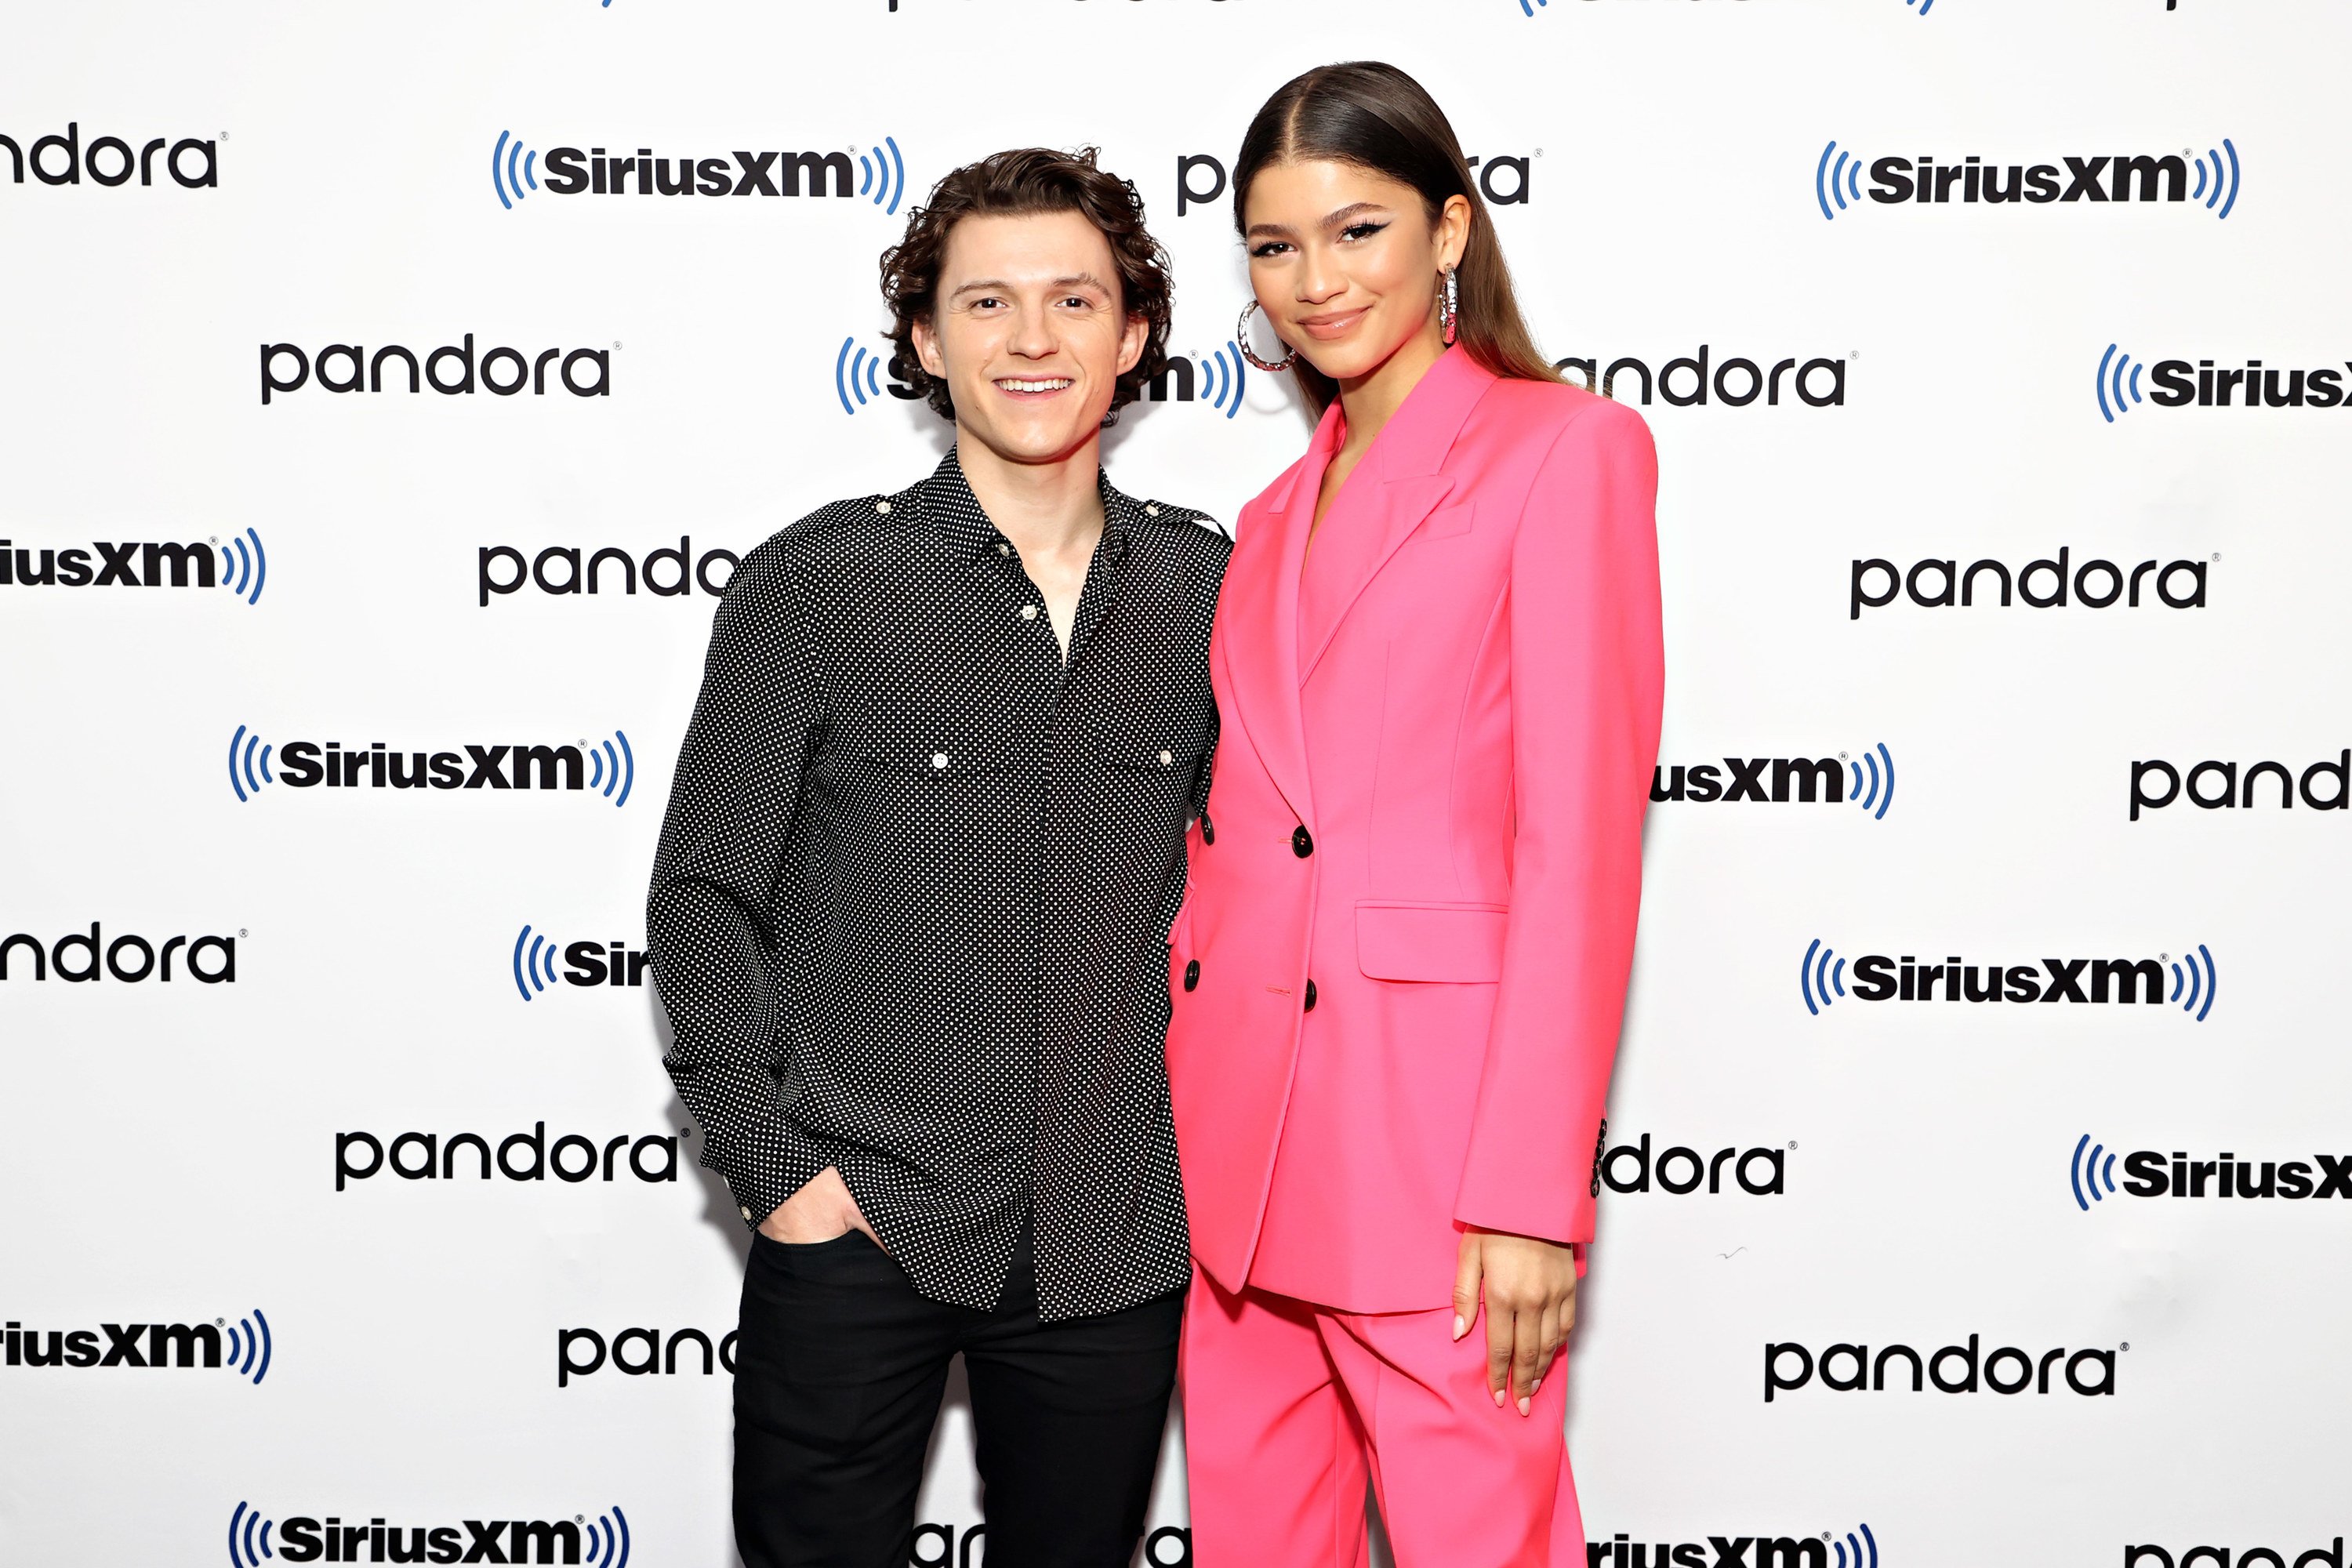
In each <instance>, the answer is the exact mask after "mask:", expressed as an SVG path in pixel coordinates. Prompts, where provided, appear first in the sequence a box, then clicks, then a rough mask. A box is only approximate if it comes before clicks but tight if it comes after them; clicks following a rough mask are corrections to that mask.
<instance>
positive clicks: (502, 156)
mask: <svg viewBox="0 0 2352 1568" xmlns="http://www.w3.org/2000/svg"><path fill="white" fill-rule="evenodd" d="M605 4H606V5H610V4H612V0H605ZM509 141H511V142H512V145H511V146H509ZM537 163H539V153H537V152H536V151H532V152H525V151H524V150H523V144H522V138H520V137H519V136H517V137H512V138H509V135H508V133H507V132H503V131H501V132H499V142H498V145H497V146H495V147H493V148H491V149H490V188H491V189H492V190H494V191H496V192H498V194H499V205H500V206H502V207H504V208H506V209H507V210H508V211H509V212H512V211H513V210H514V205H515V203H516V202H519V201H520V200H522V199H523V197H525V196H527V195H530V192H531V191H535V190H537V189H539V176H538V175H537V174H534V173H533V172H532V170H533V168H534V167H535V166H536V165H537ZM525 186H529V187H530V189H529V190H526V189H525V188H524V187H525Z"/></svg>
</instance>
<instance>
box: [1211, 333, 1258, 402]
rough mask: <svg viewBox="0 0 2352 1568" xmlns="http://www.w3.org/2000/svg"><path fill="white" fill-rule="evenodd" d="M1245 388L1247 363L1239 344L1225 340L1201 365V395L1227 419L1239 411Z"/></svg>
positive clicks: (1247, 370)
mask: <svg viewBox="0 0 2352 1568" xmlns="http://www.w3.org/2000/svg"><path fill="white" fill-rule="evenodd" d="M1248 385H1249V363H1248V362H1247V361H1246V360H1244V359H1243V358H1242V350H1241V345H1240V344H1239V343H1236V342H1232V341H1230V340H1228V341H1227V342H1226V343H1225V346H1224V347H1223V348H1221V349H1219V350H1218V351H1217V352H1216V353H1213V354H1210V355H1207V356H1206V357H1204V358H1203V359H1202V361H1201V395H1202V397H1203V398H1205V399H1206V400H1207V401H1208V404H1209V405H1210V406H1211V407H1213V408H1214V409H1216V410H1217V411H1218V412H1220V413H1222V414H1223V416H1225V417H1226V418H1228V419H1231V418H1232V417H1233V416H1234V415H1236V414H1239V413H1240V412H1241V411H1242V393H1243V391H1244V389H1246V388H1247V386H1248Z"/></svg>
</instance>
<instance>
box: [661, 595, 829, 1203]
mask: <svg viewBox="0 0 2352 1568" xmlns="http://www.w3.org/2000/svg"><path fill="white" fill-rule="evenodd" d="M762 556H765V559H762ZM810 642H811V639H810V638H809V637H808V636H807V634H806V629H805V625H804V622H803V617H802V616H801V614H800V613H799V604H798V599H797V595H795V594H794V592H793V584H792V581H791V577H790V574H789V572H788V571H787V570H786V569H785V567H784V565H783V563H782V562H780V561H779V560H778V559H777V558H776V555H775V553H774V552H772V551H768V550H762V551H755V552H753V553H752V555H751V557H749V558H747V559H746V560H745V561H744V563H743V566H742V568H741V569H740V571H739V572H738V573H737V574H736V578H735V581H734V582H733V583H732V584H730V585H729V588H728V593H727V596H726V598H725V600H724V601H722V602H721V604H720V605H719V614H718V616H717V617H716V619H715V621H714V624H713V626H712V630H711V635H710V651H709V657H708V658H706V659H705V661H704V665H703V674H702V694H701V696H700V697H699V698H698V699H697V700H696V702H695V707H694V720H693V722H692V723H691V724H690V725H689V726H688V729H687V733H686V741H685V743H684V744H683V745H682V746H681V747H680V748H679V751H678V759H677V777H676V779H675V781H674V782H673V783H672V784H671V786H670V796H669V809H668V813H667V816H665V817H664V819H663V822H662V835H661V846H660V848H659V849H658V850H657V851H656V855H655V858H654V873H653V886H652V888H651V889H650V891H649V892H648V893H647V895H646V943H647V945H648V946H649V947H650V948H651V950H652V952H653V966H654V977H655V983H656V985H657V986H658V987H659V989H660V995H661V1002H662V1007H663V1010H664V1011H665V1012H666V1013H667V1015H668V1016H669V1021H670V1027H671V1031H672V1035H673V1043H672V1044H671V1047H670V1049H669V1052H668V1054H667V1056H666V1057H664V1058H663V1061H662V1065H663V1066H664V1067H666V1068H668V1069H669V1076H670V1079H671V1081H672V1082H673V1083H675V1084H676V1085H677V1092H678V1098H679V1099H680V1100H684V1101H685V1102H686V1107H687V1109H688V1110H690V1111H691V1112H693V1114H694V1119H695V1121H696V1122H697V1123H698V1124H699V1125H700V1127H701V1129H702V1157H701V1158H702V1163H703V1164H705V1165H708V1166H709V1167H711V1168H712V1169H713V1170H716V1171H717V1172H718V1173H719V1174H720V1175H722V1176H724V1177H725V1178H726V1180H727V1184H728V1187H729V1188H730V1190H731V1191H732V1192H733V1194H734V1195H735V1202H736V1204H737V1205H738V1206H739V1207H740V1209H742V1210H743V1211H745V1212H744V1218H745V1221H746V1223H747V1224H751V1225H757V1224H758V1223H759V1222H760V1221H761V1220H763V1219H765V1218H767V1216H768V1215H769V1214H770V1213H771V1212H772V1210H773V1209H774V1208H775V1207H776V1205H779V1204H781V1203H782V1202H783V1201H784V1200H785V1199H786V1198H788V1197H790V1196H791V1195H792V1194H793V1193H795V1192H797V1191H799V1190H800V1188H801V1186H802V1185H803V1184H805V1183H806V1182H807V1181H808V1180H809V1179H810V1178H811V1177H813V1176H814V1175H815V1174H816V1173H817V1172H818V1171H820V1170H822V1169H823V1168H824V1159H823V1157H822V1156H821V1155H819V1154H818V1153H817V1152H815V1151H814V1148H813V1146H812V1144H811V1142H810V1140H809V1139H808V1138H807V1137H806V1135H805V1134H803V1133H802V1132H801V1131H800V1130H799V1129H798V1128H797V1127H796V1126H795V1125H794V1124H793V1122H792V1121H791V1119H790V1118H789V1117H788V1116H787V1114H786V1112H785V1106H784V1098H783V1090H782V1085H781V1083H780V1082H779V1071H780V1068H782V1066H783V1063H782V1056H783V1054H784V1052H785V1050H786V1049H787V1046H786V1041H787V1040H788V1038H789V1030H788V1029H787V1028H786V1019H785V997H784V995H783V986H782V977H781V976H780V975H779V974H778V973H777V971H776V963H775V952H776V945H777V934H778V933H777V921H776V910H775V909H774V908H773V902H774V890H775V889H776V886H777V884H778V881H779V878H780V873H781V869H782V857H783V853H784V842H785V836H786V834H787V832H788V831H789V830H790V828H791V826H792V822H793V816H794V813H795V810H796V807H797V805H798V801H799V795H800V786H801V779H802V774H803V771H804V769H805V767H806V764H807V760H808V754H809V748H810V741H811V737H812V736H813V735H814V732H815V731H816V727H817V724H818V721H819V714H820V711H821V707H820V702H819V700H818V696H817V692H816V690H815V686H816V682H815V679H814V675H813V672H812V668H811V658H810V655H811V652H812V649H811V647H810Z"/></svg>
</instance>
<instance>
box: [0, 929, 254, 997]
mask: <svg viewBox="0 0 2352 1568" xmlns="http://www.w3.org/2000/svg"><path fill="white" fill-rule="evenodd" d="M244 934H245V933H244V932H243V931H239V932H238V933H237V936H242V935H244ZM101 942H103V943H104V952H105V961H104V963H105V967H104V968H103V969H101V968H100V957H99V954H100V943H101ZM19 945H21V946H22V947H23V948H24V950H25V951H26V952H29V953H31V954H32V956H33V978H34V979H36V980H44V981H45V980H47V979H48V977H49V972H50V971H51V970H53V969H54V970H55V971H57V976H58V979H60V980H63V981H68V982H70V983H72V984H84V983H87V982H91V981H96V980H100V979H102V978H104V977H105V976H106V975H112V976H113V977H114V978H115V979H117V980H120V981H121V982H122V983H123V984H126V985H136V984H139V983H140V982H141V981H142V980H144V979H146V978H147V977H148V976H149V975H151V974H152V975H155V976H156V977H157V978H158V979H159V980H161V981H162V982H163V984H171V980H172V960H173V957H174V956H179V955H180V950H181V949H182V948H185V949H186V950H187V952H186V953H185V955H184V963H183V968H184V971H185V972H186V973H188V974H190V975H191V976H193V977H194V978H195V979H196V980H198V981H201V982H202V983H203V984H206V985H234V984H236V937H235V936H200V937H198V938H196V939H195V941H194V942H190V941H189V940H188V939H187V938H186V937H184V936H175V937H173V938H171V939H169V940H168V941H166V942H163V943H161V944H160V945H159V944H157V943H155V942H149V941H148V940H147V939H146V938H145V937H143V936H118V937H116V938H115V939H114V940H113V941H112V942H106V941H105V937H104V933H103V932H102V931H100V927H99V922H98V921H90V922H89V935H88V936H84V935H83V934H82V933H81V932H79V931H75V932H73V933H71V934H70V935H67V936H61V937H59V938H58V940H57V941H56V942H54V943H52V944H51V945H50V946H49V948H48V950H47V952H43V951H42V948H41V942H40V939H39V938H38V937H36V936H34V935H32V934H30V933H29V932H26V931H17V932H16V933H15V934H14V935H12V936H9V937H7V938H5V939H0V981H5V980H6V979H7V978H8V955H9V953H10V952H14V951H15V950H16V948H17V947H18V946H19ZM69 954H70V955H71V956H72V957H73V958H74V960H75V963H74V964H73V965H71V966H68V963H67V959H68V955H69ZM207 960H209V963H207ZM23 972H24V961H23V960H22V959H19V960H18V961H17V973H20V974H21V973H23Z"/></svg>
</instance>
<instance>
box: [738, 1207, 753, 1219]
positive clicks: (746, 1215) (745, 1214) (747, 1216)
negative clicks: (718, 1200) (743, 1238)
mask: <svg viewBox="0 0 2352 1568" xmlns="http://www.w3.org/2000/svg"><path fill="white" fill-rule="evenodd" d="M735 1212H736V1213H738V1214H740V1215H742V1216H743V1217H744V1218H745V1219H750V1218H751V1210H750V1209H748V1208H739V1209H737V1210H736V1211H735Z"/></svg>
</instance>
